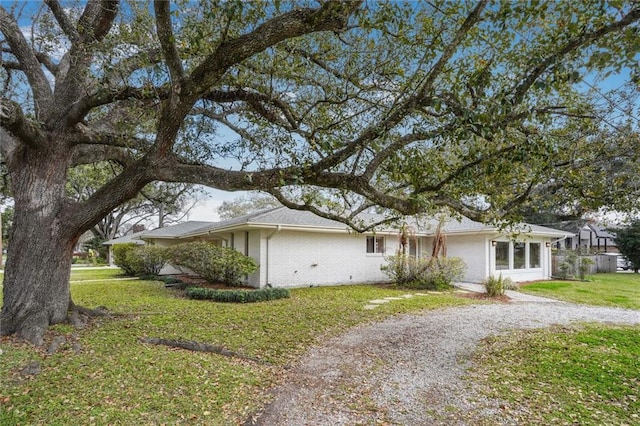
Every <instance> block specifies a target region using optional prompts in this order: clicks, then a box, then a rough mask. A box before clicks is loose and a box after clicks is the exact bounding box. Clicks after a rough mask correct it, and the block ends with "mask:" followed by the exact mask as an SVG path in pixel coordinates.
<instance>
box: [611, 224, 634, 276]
mask: <svg viewBox="0 0 640 426" xmlns="http://www.w3.org/2000/svg"><path fill="white" fill-rule="evenodd" d="M609 231H610V232H613V233H614V234H615V238H614V239H613V240H614V241H615V242H616V245H617V246H618V250H620V254H622V255H623V256H624V257H626V258H627V259H628V260H629V262H631V267H632V268H633V271H634V272H635V273H636V274H637V273H638V269H640V220H638V219H636V220H634V221H632V222H631V224H630V225H629V226H627V227H626V228H618V229H609Z"/></svg>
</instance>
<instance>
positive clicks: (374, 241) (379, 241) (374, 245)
mask: <svg viewBox="0 0 640 426" xmlns="http://www.w3.org/2000/svg"><path fill="white" fill-rule="evenodd" d="M367 253H384V237H373V236H372V237H367Z"/></svg>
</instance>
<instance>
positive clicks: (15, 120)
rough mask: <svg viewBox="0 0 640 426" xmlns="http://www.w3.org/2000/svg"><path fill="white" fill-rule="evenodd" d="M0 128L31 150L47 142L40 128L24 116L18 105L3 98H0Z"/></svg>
mask: <svg viewBox="0 0 640 426" xmlns="http://www.w3.org/2000/svg"><path fill="white" fill-rule="evenodd" d="M0 127H2V128H3V129H6V131H8V132H9V133H11V134H12V135H13V136H14V137H15V139H16V140H17V141H18V142H20V143H22V144H24V145H26V146H30V147H32V148H38V147H41V146H43V145H44V144H45V143H46V140H47V136H46V134H45V133H44V132H42V130H41V129H40V127H39V126H38V125H37V124H36V123H34V122H33V121H31V120H29V119H27V118H26V117H25V116H24V114H23V113H22V109H21V108H20V105H18V104H17V103H16V102H13V101H11V100H9V99H5V98H0Z"/></svg>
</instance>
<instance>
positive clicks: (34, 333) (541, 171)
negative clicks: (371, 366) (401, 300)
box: [0, 0, 640, 344]
mask: <svg viewBox="0 0 640 426" xmlns="http://www.w3.org/2000/svg"><path fill="white" fill-rule="evenodd" d="M44 3H45V5H44V6H42V8H41V9H40V10H33V7H34V6H33V3H31V4H29V3H26V4H25V3H20V4H17V5H15V6H14V7H11V6H10V5H7V6H5V4H6V3H3V6H1V7H0V32H1V34H2V36H3V38H2V40H0V51H1V52H2V60H1V62H0V79H1V80H2V81H1V82H0V83H2V84H1V86H2V87H1V90H2V98H1V100H0V138H1V140H0V149H1V153H2V159H3V161H4V162H5V163H6V164H5V165H6V168H7V170H8V174H9V183H10V191H11V195H12V196H13V199H14V202H15V217H14V225H13V231H12V232H13V235H12V239H11V242H12V244H11V247H10V251H9V254H8V259H7V265H6V272H5V279H4V305H3V307H2V313H1V315H0V334H12V333H17V334H19V335H20V336H22V337H24V338H26V339H28V340H29V341H31V342H34V343H36V344H37V343H40V342H41V341H42V336H43V333H44V332H45V330H46V329H47V327H48V326H49V325H50V324H54V323H58V322H61V321H65V319H66V317H67V315H68V312H69V310H70V309H72V308H74V305H73V303H72V301H71V298H70V293H69V270H70V264H71V256H72V248H73V246H74V244H75V242H76V241H77V239H78V237H79V236H80V235H81V234H82V233H83V232H84V231H86V230H88V229H90V228H91V227H92V226H94V225H95V224H96V223H97V222H98V221H100V219H101V218H103V217H104V216H105V215H106V214H107V213H109V212H110V211H112V210H113V209H114V208H116V207H117V206H119V205H121V204H123V203H125V202H127V200H130V199H132V198H133V197H135V196H136V195H137V194H138V193H139V192H140V190H141V189H142V188H144V187H145V185H147V184H148V183H150V182H153V181H165V182H186V183H196V184H203V185H208V186H210V187H213V188H218V189H222V190H229V191H235V190H261V191H265V192H269V193H271V194H272V195H274V196H276V197H277V198H278V199H279V201H280V202H282V203H283V204H285V205H288V206H291V207H295V208H303V209H309V210H312V211H315V212H317V213H319V214H323V215H325V216H328V217H334V218H340V219H341V220H343V221H344V222H346V223H349V224H351V225H353V226H356V227H358V226H362V225H361V224H359V223H358V222H357V221H355V219H354V218H355V216H356V215H357V213H358V212H361V211H362V210H364V209H366V208H368V207H369V206H372V205H378V206H382V207H384V208H388V209H390V210H394V211H397V212H400V213H402V214H415V213H419V212H432V211H436V210H438V209H441V208H445V207H446V208H450V209H453V210H454V211H457V212H460V213H461V214H464V215H467V216H469V217H471V218H475V219H481V220H490V219H495V218H498V217H501V216H504V215H505V214H508V212H510V211H511V210H512V207H513V206H515V205H517V204H519V203H522V202H523V201H524V200H527V199H528V198H532V197H535V195H536V193H538V192H540V191H546V192H549V191H550V190H552V189H554V188H559V187H560V186H562V185H564V183H565V182H573V181H572V180H571V179H572V174H571V173H574V172H575V170H576V168H579V167H582V166H584V165H587V164H591V163H592V162H595V161H599V159H600V161H601V159H602V157H601V156H600V154H601V152H598V150H597V141H594V140H593V138H592V134H593V133H594V132H595V130H596V129H598V128H599V127H601V126H602V122H601V121H600V118H601V117H603V115H602V114H603V113H602V112H601V111H600V110H599V108H598V104H597V103H596V102H594V98H593V96H594V95H595V96H597V93H596V92H594V91H592V90H590V89H589V87H588V86H585V84H583V82H584V81H585V80H584V79H585V78H586V79H591V78H592V77H594V76H599V75H601V73H605V72H610V71H613V72H617V71H620V70H626V69H627V67H629V66H632V65H634V64H636V60H637V54H638V49H639V43H638V39H639V36H638V20H639V19H640V7H639V6H638V5H637V4H635V3H634V2H610V3H607V2H594V1H591V0H589V1H586V0H585V1H573V2H564V1H563V2H555V1H550V2H544V1H542V2H531V4H527V3H524V2H508V1H507V2H489V1H486V0H478V1H475V2H474V1H464V2H462V1H461V2H450V1H448V0H447V1H441V0H433V1H429V2H417V1H416V2H414V1H411V2H407V3H399V2H390V3H388V4H387V3H378V2H361V1H350V2H342V1H332V0H324V1H311V0H308V1H304V0H303V1H296V2H275V1H274V2H273V3H269V2H255V3H250V2H245V1H238V0H227V1H213V0H211V1H201V2H199V3H197V4H196V3H194V2H186V1H185V2H179V3H177V4H170V3H168V2H165V1H155V2H153V3H152V4H146V3H143V2H137V1H136V2H120V1H116V0H88V1H79V2H60V1H58V0H48V1H45V2H44ZM624 144H626V145H624ZM624 144H623V145H621V146H620V147H618V148H620V149H629V146H630V145H632V144H636V145H637V136H636V137H632V138H630V139H628V140H625V142H624ZM592 145H593V146H592ZM592 148H594V149H592ZM618 148H616V150H615V151H616V152H617V150H618ZM605 155H607V156H608V155H615V153H613V154H609V153H608V152H605ZM101 162H111V163H113V164H117V165H118V167H119V170H120V172H119V173H118V174H117V176H115V177H113V178H112V179H110V180H109V181H108V182H107V183H106V184H104V185H103V186H102V187H101V188H100V189H98V190H97V191H95V193H93V194H92V195H91V196H90V197H89V198H87V199H86V200H82V201H77V200H73V199H70V198H68V197H67V196H66V194H65V185H66V183H67V178H68V175H69V172H70V170H72V169H73V168H74V167H78V166H80V165H87V164H97V163H101Z"/></svg>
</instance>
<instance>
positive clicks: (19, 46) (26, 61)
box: [0, 6, 53, 117]
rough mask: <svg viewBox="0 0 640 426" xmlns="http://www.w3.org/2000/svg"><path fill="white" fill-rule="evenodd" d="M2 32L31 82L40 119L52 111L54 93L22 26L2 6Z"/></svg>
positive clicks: (0, 19) (0, 16)
mask: <svg viewBox="0 0 640 426" xmlns="http://www.w3.org/2000/svg"><path fill="white" fill-rule="evenodd" d="M0 31H1V32H2V33H3V34H4V36H5V39H6V42H7V43H8V45H9V47H10V49H11V53H12V54H13V56H15V57H16V59H17V60H18V62H19V63H20V67H21V70H22V72H24V74H25V75H26V77H27V80H28V81H29V86H30V88H31V91H32V93H33V97H34V101H35V106H36V117H39V116H40V114H41V113H43V112H48V111H49V110H50V108H51V103H52V102H53V92H52V91H51V86H49V81H48V80H47V77H46V76H45V75H44V72H43V70H42V67H41V66H40V61H38V58H37V57H36V54H35V53H34V51H33V50H32V49H31V46H30V45H29V43H28V42H27V40H26V38H25V37H24V35H23V34H22V31H21V30H20V26H19V25H18V23H17V22H16V21H15V19H14V18H13V16H12V15H10V14H9V13H8V12H7V11H6V10H5V9H4V7H2V6H0Z"/></svg>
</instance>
